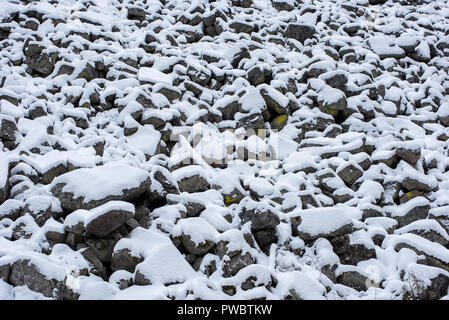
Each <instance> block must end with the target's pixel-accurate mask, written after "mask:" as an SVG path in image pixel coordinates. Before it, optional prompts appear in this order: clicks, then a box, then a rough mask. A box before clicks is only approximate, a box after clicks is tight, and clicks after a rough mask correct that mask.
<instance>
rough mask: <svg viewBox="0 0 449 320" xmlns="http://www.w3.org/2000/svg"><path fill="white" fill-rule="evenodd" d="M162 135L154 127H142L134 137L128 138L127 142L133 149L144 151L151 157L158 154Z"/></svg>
mask: <svg viewBox="0 0 449 320" xmlns="http://www.w3.org/2000/svg"><path fill="white" fill-rule="evenodd" d="M160 139H161V133H160V132H159V131H157V130H155V129H154V127H153V126H152V125H145V126H141V127H139V128H138V129H137V132H136V133H134V134H133V135H132V136H129V137H126V141H127V143H128V145H129V146H130V147H131V148H134V149H137V150H140V151H142V152H143V153H144V154H148V155H150V156H152V155H154V154H155V153H156V149H157V146H158V143H159V141H160Z"/></svg>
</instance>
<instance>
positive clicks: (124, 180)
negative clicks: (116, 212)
mask: <svg viewBox="0 0 449 320" xmlns="http://www.w3.org/2000/svg"><path fill="white" fill-rule="evenodd" d="M124 173H126V175H124ZM150 183H151V179H150V176H149V173H148V172H146V171H144V170H142V169H139V168H136V167H133V166H130V165H128V164H126V163H124V162H120V161H114V162H109V163H107V164H105V165H102V166H97V167H94V168H83V169H77V170H74V171H71V172H68V173H65V174H63V175H60V176H59V177H57V178H55V179H54V180H53V182H52V184H51V192H52V193H53V195H54V196H56V197H58V198H59V200H60V201H61V206H62V207H63V208H64V209H66V210H68V211H74V210H76V209H91V208H95V207H98V206H100V205H102V204H104V203H106V202H108V201H110V200H124V201H132V200H134V199H136V198H138V197H139V196H140V195H142V194H143V193H145V192H146V191H147V190H148V187H149V185H150Z"/></svg>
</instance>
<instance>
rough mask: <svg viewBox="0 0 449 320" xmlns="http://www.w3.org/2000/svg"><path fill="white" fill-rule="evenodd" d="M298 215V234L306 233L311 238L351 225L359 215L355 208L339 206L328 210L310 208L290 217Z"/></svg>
mask: <svg viewBox="0 0 449 320" xmlns="http://www.w3.org/2000/svg"><path fill="white" fill-rule="evenodd" d="M295 215H299V216H300V217H301V219H302V222H301V224H300V225H299V226H298V231H299V232H306V233H308V234H310V235H312V236H317V235H320V234H329V233H332V232H334V231H336V230H338V229H340V228H341V227H343V226H345V225H352V221H353V219H358V218H359V217H360V215H361V213H360V211H359V210H357V209H356V208H352V207H348V206H346V205H339V206H336V207H330V208H312V209H306V210H302V211H300V212H298V213H291V214H290V216H292V217H293V216H295Z"/></svg>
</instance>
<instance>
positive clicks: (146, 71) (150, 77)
mask: <svg viewBox="0 0 449 320" xmlns="http://www.w3.org/2000/svg"><path fill="white" fill-rule="evenodd" d="M137 78H138V79H139V81H146V82H152V83H166V84H169V85H171V84H172V77H171V76H170V75H168V74H165V73H163V72H161V71H159V70H158V69H156V68H147V67H143V68H140V69H139V72H138V74H137Z"/></svg>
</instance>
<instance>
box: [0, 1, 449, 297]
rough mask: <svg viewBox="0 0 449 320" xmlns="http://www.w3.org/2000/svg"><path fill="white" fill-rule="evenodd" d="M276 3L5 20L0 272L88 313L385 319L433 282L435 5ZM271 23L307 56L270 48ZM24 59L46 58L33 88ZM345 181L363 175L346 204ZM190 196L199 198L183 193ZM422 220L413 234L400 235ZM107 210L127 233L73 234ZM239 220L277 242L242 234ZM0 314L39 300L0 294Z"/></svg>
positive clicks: (444, 101)
mask: <svg viewBox="0 0 449 320" xmlns="http://www.w3.org/2000/svg"><path fill="white" fill-rule="evenodd" d="M280 1H281V2H283V3H285V4H288V5H290V6H292V7H293V9H292V10H291V11H278V9H276V3H278V2H280ZM280 1H268V0H254V1H252V4H251V6H250V8H242V7H241V6H237V5H234V4H233V3H231V2H229V1H215V2H214V1H210V2H208V1H203V0H195V1H193V2H192V1H188V0H177V1H168V2H166V1H162V2H158V1H141V2H136V3H134V2H132V1H130V0H124V1H118V2H117V1H90V2H86V1H81V2H80V1H74V0H64V1H48V0H41V1H38V2H36V1H34V2H30V3H27V4H24V3H22V2H20V1H3V2H2V6H0V16H1V17H2V21H1V22H2V24H1V28H2V32H0V33H1V35H0V38H1V40H0V41H1V42H2V49H1V50H0V65H1V67H0V87H1V88H0V149H1V150H0V266H3V265H4V264H12V263H14V262H15V261H18V260H20V259H29V260H31V261H32V262H33V264H35V265H36V266H37V268H38V271H39V272H40V273H42V275H43V276H44V277H45V278H47V279H53V280H54V281H55V282H58V283H60V285H61V286H68V285H69V284H68V283H66V282H65V281H66V280H67V279H69V280H71V281H72V280H75V282H73V281H72V282H71V284H70V285H73V284H76V288H77V289H76V290H75V291H76V292H75V293H76V294H79V297H78V299H95V300H97V299H160V300H168V299H187V300H193V299H202V300H208V299H221V300H246V299H265V300H267V299H268V300H270V299H285V298H287V297H292V298H300V299H317V300H318V299H339V300H340V299H341V300H343V299H362V300H370V299H376V300H379V299H385V300H387V299H388V300H390V299H404V298H407V297H408V296H410V294H413V292H411V290H410V289H411V288H410V282H411V281H414V280H413V279H414V278H413V277H417V278H418V279H419V280H420V281H421V282H422V283H423V284H424V285H426V286H430V285H432V284H435V279H436V277H437V276H441V277H444V276H449V273H448V272H447V270H446V269H447V265H448V263H449V255H448V252H449V250H448V245H447V242H449V234H448V231H449V192H448V191H449V182H448V181H449V173H448V172H447V171H448V170H447V169H448V168H449V159H448V153H447V149H448V136H449V133H448V129H447V126H448V121H449V99H448V92H449V85H448V83H449V76H448V70H449V59H448V52H449V36H448V35H447V30H448V19H447V18H448V17H449V4H448V3H447V1H441V0H438V1H424V2H423V3H414V4H413V5H412V6H409V5H405V3H403V2H404V1H387V2H385V3H384V4H382V5H380V6H379V5H371V4H370V3H369V1H367V0H349V1H324V0H316V1H315V0H314V1H310V0H308V1H303V3H302V4H301V5H297V3H296V2H295V1H293V0H280ZM418 2H419V1H418ZM421 2H422V1H421ZM130 8H137V9H139V10H143V11H144V13H145V18H144V20H143V21H142V22H140V21H137V20H133V19H132V18H133V17H131V16H128V9H130ZM29 10H32V12H30V11H29ZM27 11H28V12H27ZM15 13H18V17H19V18H18V19H17V17H16V16H15ZM27 16H33V17H32V18H30V17H27ZM24 17H25V18H26V21H25V20H24V19H25V18H24ZM34 17H35V18H34ZM209 18H210V19H209ZM233 22H241V23H244V24H247V25H251V26H252V27H254V29H253V30H252V32H251V34H247V33H244V32H241V33H238V32H235V30H234V29H233V28H231V27H230V24H232V23H233ZM32 23H36V24H37V29H36V30H33V29H34V26H33V25H32ZM290 23H295V24H298V25H300V26H312V27H313V30H314V34H313V36H312V37H311V39H308V40H307V41H304V42H302V41H294V40H292V39H287V38H286V34H285V30H286V28H288V25H289V24H290ZM301 36H307V35H306V34H301ZM153 38H154V39H153ZM27 39H32V42H29V43H28V42H27ZM29 44H38V45H42V46H43V47H44V51H43V53H44V54H57V58H56V59H55V60H56V61H51V62H50V67H51V68H50V69H52V70H49V74H47V73H46V72H45V73H46V74H43V73H41V72H40V71H39V70H33V68H35V67H36V65H33V62H37V60H38V59H41V58H45V57H46V56H42V55H36V56H35V57H31V56H28V57H27V56H25V53H27V54H29V53H30V51H28V50H27V49H28V48H27V46H28V45H29ZM42 62H43V63H42V64H40V66H41V67H42V65H43V64H47V63H46V62H45V61H42ZM70 67H72V68H74V70H73V72H72V71H71V70H70ZM86 67H89V70H87V72H85V71H86V70H84V68H86ZM253 68H260V69H262V70H264V75H265V80H264V82H263V83H261V84H258V85H257V86H254V85H252V84H251V83H250V81H249V80H250V79H249V75H248V74H249V72H250V71H251V70H254V69H253ZM64 69H65V70H64ZM58 73H61V74H59V75H57V74H58ZM346 79H347V81H346ZM340 80H341V81H340ZM187 84H190V85H191V86H189V85H187ZM191 87H194V89H192V88H191ZM164 89H168V90H164ZM167 91H173V92H175V93H176V96H177V97H176V99H172V97H167V96H169V94H167ZM165 94H167V96H165ZM336 103H338V105H335V104H336ZM334 108H337V109H340V110H334ZM336 111H339V112H336ZM280 115H282V120H285V122H284V121H282V124H280V125H282V128H281V129H280V130H275V129H274V127H275V126H276V127H280V125H279V126H278V124H279V123H278V120H279V119H280V118H278V117H279V116H280ZM284 116H286V117H285V118H284ZM223 117H225V118H226V119H223ZM250 117H251V118H250ZM248 119H251V120H252V121H254V122H253V123H247V122H246V121H248ZM275 119H277V120H275ZM243 120H245V121H243ZM150 123H152V124H150ZM255 128H262V129H263V130H260V131H257V132H255V131H256V130H252V129H255ZM400 148H404V149H411V150H413V151H416V152H417V153H419V154H420V158H419V159H418V162H417V163H416V164H413V165H411V164H409V163H408V162H407V159H404V158H406V157H402V156H401V157H399V155H398V149H400ZM348 165H351V166H354V167H356V168H357V169H358V170H361V173H362V174H361V176H360V177H359V178H358V180H357V181H356V182H355V183H354V184H352V185H351V186H347V185H346V184H345V182H344V181H343V180H342V179H341V178H340V177H339V176H338V174H339V173H340V174H341V171H342V170H343V169H345V168H347V166H348ZM196 176H199V177H200V178H202V179H204V180H205V181H206V182H207V183H205V187H204V189H203V190H200V192H198V191H197V190H195V192H193V191H192V192H190V191H191V190H188V188H189V187H190V186H186V185H188V183H183V182H186V181H185V180H184V179H186V178H191V179H189V180H190V182H193V181H195V180H196V178H197V177H196ZM53 177H54V180H53V181H50V180H51V179H53ZM200 180H201V179H200ZM410 180H415V181H410ZM202 182H204V181H202V180H201V183H202ZM414 183H415V184H416V186H414V185H413V184H414ZM58 184H59V185H58ZM56 185H58V187H59V188H62V189H63V192H65V193H62V194H58V195H56V194H55V193H57V192H58V191H59V190H58V188H54V187H55V186H56ZM180 185H182V187H183V189H182V192H181V190H179V187H180ZM194 187H195V186H194ZM136 189H138V191H139V195H138V197H137V191H136V192H133V191H134V190H136ZM408 189H411V190H408ZM413 189H419V190H413ZM140 191H141V192H140ZM130 192H131V193H132V194H133V196H132V197H131V196H129V197H126V196H125V195H127V194H128V193H130ZM70 193H72V194H70ZM134 195H135V196H136V197H137V198H136V197H134ZM56 196H57V197H56ZM67 198H73V203H77V204H78V205H79V207H72V208H70V209H69V208H66V204H67V202H68V200H70V199H67ZM110 199H120V200H113V201H109V202H106V201H108V200H110ZM82 200H83V201H84V203H80V202H79V201H82ZM91 202H98V203H102V205H98V204H95V203H91ZM94 205H96V206H97V207H93V206H94ZM85 207H89V208H91V207H93V208H92V209H89V210H85V209H83V208H85ZM420 207H421V208H422V209H423V211H424V212H426V211H427V210H428V209H429V214H428V216H420V217H418V219H419V220H416V221H412V222H409V221H408V220H413V219H405V216H406V215H408V214H409V213H410V212H411V211H413V210H414V209H415V208H420ZM114 210H121V211H126V212H127V215H129V216H132V217H133V218H132V219H130V220H128V221H126V222H124V223H123V224H122V225H121V226H119V227H117V228H116V229H115V230H114V231H111V232H110V233H109V234H107V235H105V236H104V237H93V235H92V236H91V235H90V234H89V233H85V232H84V231H85V230H84V227H85V226H86V225H89V223H92V221H94V220H96V219H98V220H102V219H105V220H107V218H108V213H110V212H111V211H114ZM244 210H245V211H246V213H249V214H250V213H251V211H252V210H254V213H255V215H256V216H255V217H251V218H253V219H254V220H257V219H261V218H264V217H265V215H268V218H267V219H272V220H273V221H270V223H271V222H272V223H273V224H274V225H270V226H269V227H267V228H265V229H262V230H254V229H252V226H254V225H255V224H254V221H253V225H252V226H251V224H250V223H247V224H243V225H242V217H241V213H242V212H243V211H244ZM259 214H260V215H259ZM371 214H372V216H371ZM112 216H113V215H112ZM369 216H371V217H369ZM362 217H364V219H363V218H362ZM367 217H368V218H367ZM409 218H415V217H412V216H411V217H409ZM38 219H39V220H38ZM398 221H400V222H401V223H398ZM255 222H263V221H255ZM399 225H400V226H401V227H400V228H399ZM296 227H298V228H297V229H294V228H296ZM337 231H338V232H337ZM336 235H338V236H342V237H343V238H344V239H345V240H348V239H349V242H350V244H351V245H356V244H359V245H362V246H363V247H364V248H365V249H370V250H369V255H368V253H367V252H362V251H363V249H360V248H362V247H359V246H355V247H351V249H350V250H353V249H354V250H359V249H360V250H361V252H357V253H354V255H357V257H358V256H359V253H360V258H361V260H360V261H358V262H357V263H355V264H345V263H343V261H344V259H342V257H339V255H340V256H341V254H340V252H339V251H338V250H337V248H336V247H335V245H336V242H338V241H337V240H339V239H340V238H337V239H336V238H335V236H336ZM47 236H48V237H49V238H48V239H47ZM52 236H53V237H57V236H61V240H60V241H61V243H54V241H55V240H54V239H52ZM63 238H65V239H63ZM189 239H190V240H191V242H189ZM204 242H207V244H208V245H209V244H210V245H211V246H212V247H211V248H210V249H209V251H208V252H206V253H204V254H192V253H191V252H190V251H192V249H191V247H190V248H188V247H189V246H192V245H201V244H202V243H204ZM265 242H266V243H265ZM94 243H95V244H98V245H99V246H101V245H103V244H104V245H106V244H107V246H108V248H107V249H108V250H104V251H107V252H103V251H102V252H98V250H102V249H104V248H103V247H102V248H96V247H95V244H94ZM112 249H113V250H112ZM125 249H126V250H128V251H129V252H130V253H131V255H132V256H133V257H137V258H138V259H139V261H143V262H140V263H138V264H137V266H136V270H135V271H133V272H129V271H127V270H114V272H113V273H112V274H111V272H110V271H111V270H112V266H111V262H110V260H111V259H112V256H110V255H111V254H112V253H111V252H110V251H111V250H112V251H113V252H115V253H117V252H118V251H120V250H125ZM338 249H341V248H338ZM343 249H344V248H343ZM128 251H127V252H128ZM336 252H339V255H337V254H336ZM365 253H366V254H367V256H366V257H365V256H364V254H365ZM371 253H375V254H374V255H372V254H371ZM103 254H104V255H107V257H101V259H102V260H103V261H101V265H100V262H99V261H95V260H96V259H95V256H96V255H99V256H100V255H103ZM344 254H353V253H352V252H344ZM87 255H89V259H87V258H85V257H84V256H87ZM97 258H98V257H97ZM91 260H92V261H91ZM93 262H95V263H93ZM94 264H95V265H94ZM429 264H432V266H431V265H429ZM132 267H133V268H134V266H132ZM103 268H104V270H107V272H106V274H105V275H104V277H101V276H99V275H96V274H98V273H99V272H101V269H103ZM74 269H78V270H82V274H83V275H81V276H79V277H77V278H76V279H70V277H68V276H69V275H70V272H71V271H76V270H74ZM344 272H355V273H359V274H360V275H362V276H364V277H368V278H369V279H371V280H372V281H373V282H376V283H377V284H378V286H376V287H369V288H368V289H367V290H360V288H356V287H354V284H353V283H343V282H344V281H343V279H341V278H340V277H339V275H341V274H343V273H344ZM248 279H250V280H254V284H255V287H254V288H245V284H248V283H249V282H250V281H247V280H248ZM439 279H440V283H439V285H441V283H442V284H443V285H445V282H444V281H445V280H444V279H446V278H439ZM441 279H443V280H444V281H441ZM34 280H39V279H34ZM139 281H141V282H139ZM78 284H79V286H78ZM28 285H29V284H28ZM126 285H129V287H127V288H124V287H123V286H126ZM226 286H234V287H235V290H236V292H235V294H234V295H229V294H228V293H229V292H226ZM445 289H446V288H443V290H442V291H445ZM34 290H37V291H42V290H40V289H39V288H34ZM56 294H57V293H56V292H55V293H54V296H53V297H52V298H51V299H55V298H57V296H56ZM436 298H438V299H443V300H447V299H449V295H448V294H447V292H439V293H438V296H436ZM0 299H49V298H48V297H45V296H44V295H43V294H42V293H41V292H34V291H32V290H30V288H29V287H28V286H27V285H22V286H14V285H11V281H8V282H5V281H2V280H0Z"/></svg>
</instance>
